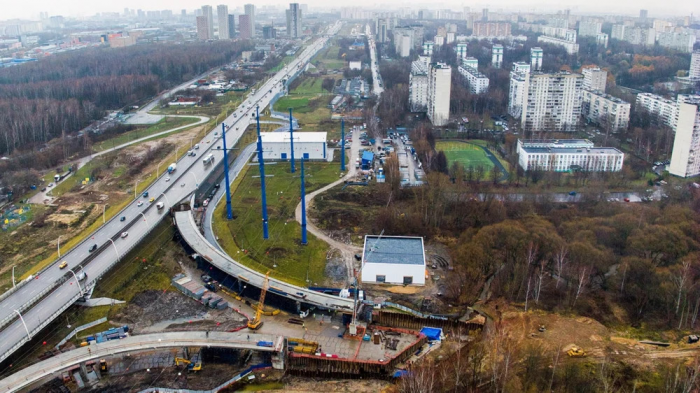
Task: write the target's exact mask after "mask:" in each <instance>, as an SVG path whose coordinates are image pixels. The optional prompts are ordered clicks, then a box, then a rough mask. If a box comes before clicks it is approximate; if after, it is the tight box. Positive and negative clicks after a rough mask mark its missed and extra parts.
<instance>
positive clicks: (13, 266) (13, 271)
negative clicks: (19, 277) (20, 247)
mask: <svg viewBox="0 0 700 393" xmlns="http://www.w3.org/2000/svg"><path fill="white" fill-rule="evenodd" d="M14 287H15V265H12V288H14Z"/></svg>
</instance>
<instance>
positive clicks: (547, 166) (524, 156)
mask: <svg viewBox="0 0 700 393" xmlns="http://www.w3.org/2000/svg"><path fill="white" fill-rule="evenodd" d="M624 160H625V154H624V153H622V152H621V151H619V150H618V149H615V148H612V147H594V145H593V142H591V141H589V140H587V139H562V140H534V141H522V140H520V139H518V163H519V164H520V167H521V168H523V170H525V171H531V170H540V171H548V172H568V171H585V172H618V171H620V170H622V164H623V163H624Z"/></svg>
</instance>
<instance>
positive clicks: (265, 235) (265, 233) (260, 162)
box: [255, 107, 269, 239]
mask: <svg viewBox="0 0 700 393" xmlns="http://www.w3.org/2000/svg"><path fill="white" fill-rule="evenodd" d="M255 117H256V119H257V125H258V165H259V167H260V192H261V196H262V221H263V239H267V238H268V237H269V233H268V230H267V197H266V196H265V164H264V163H263V151H262V137H261V136H260V108H259V107H256V108H255Z"/></svg>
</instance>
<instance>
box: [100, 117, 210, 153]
mask: <svg viewBox="0 0 700 393" xmlns="http://www.w3.org/2000/svg"><path fill="white" fill-rule="evenodd" d="M197 121H199V119H197V118H196V117H166V118H165V119H163V120H161V121H159V122H158V123H156V124H154V125H152V126H150V127H148V128H140V129H136V130H134V131H129V132H125V133H123V134H121V135H118V136H116V137H114V138H110V139H107V140H104V141H102V142H99V143H97V144H95V145H94V146H93V147H92V150H93V151H95V152H100V151H103V150H106V149H109V148H112V147H115V146H119V145H121V144H124V143H127V142H130V141H133V140H136V139H139V138H143V137H146V136H149V135H153V134H157V133H159V132H163V131H166V130H169V129H171V128H176V127H181V126H184V125H187V124H192V123H196V122H197ZM184 130H186V128H185V129H182V130H180V131H184Z"/></svg>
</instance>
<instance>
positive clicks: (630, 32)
mask: <svg viewBox="0 0 700 393" xmlns="http://www.w3.org/2000/svg"><path fill="white" fill-rule="evenodd" d="M623 39H624V40H625V41H627V42H629V43H630V44H634V45H644V46H653V45H654V44H655V43H656V30H654V29H652V28H647V27H630V26H626V27H625V29H624V38H623Z"/></svg>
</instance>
